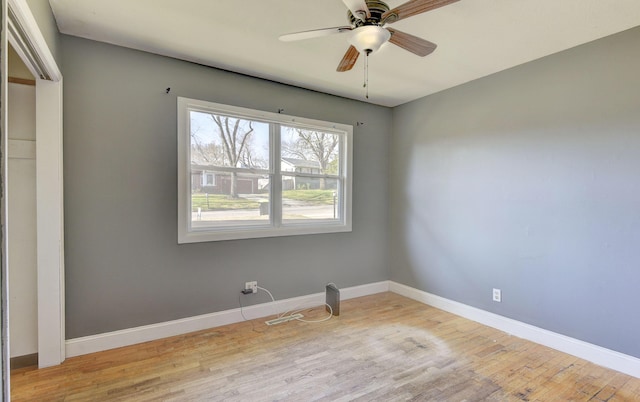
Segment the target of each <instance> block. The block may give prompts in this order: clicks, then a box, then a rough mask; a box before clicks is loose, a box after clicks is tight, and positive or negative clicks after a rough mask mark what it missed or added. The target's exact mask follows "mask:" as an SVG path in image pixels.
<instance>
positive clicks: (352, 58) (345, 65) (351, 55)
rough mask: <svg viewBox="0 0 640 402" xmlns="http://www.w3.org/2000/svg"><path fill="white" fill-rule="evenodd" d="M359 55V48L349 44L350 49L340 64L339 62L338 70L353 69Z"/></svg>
mask: <svg viewBox="0 0 640 402" xmlns="http://www.w3.org/2000/svg"><path fill="white" fill-rule="evenodd" d="M358 56H360V52H359V51H358V49H356V48H355V47H353V46H349V49H347V52H346V53H345V54H344V57H343V58H342V60H340V64H338V68H336V71H338V72H341V73H342V72H344V71H349V70H351V69H352V68H353V65H354V64H356V61H357V60H358Z"/></svg>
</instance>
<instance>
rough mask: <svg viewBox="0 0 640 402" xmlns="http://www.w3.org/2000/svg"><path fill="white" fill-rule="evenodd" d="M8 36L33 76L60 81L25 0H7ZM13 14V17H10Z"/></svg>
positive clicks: (51, 56) (56, 67) (54, 62)
mask: <svg viewBox="0 0 640 402" xmlns="http://www.w3.org/2000/svg"><path fill="white" fill-rule="evenodd" d="M7 4H8V8H9V11H10V13H9V18H7V19H8V22H7V23H8V25H9V29H8V34H9V35H8V36H9V38H8V39H9V42H11V45H12V46H13V48H14V50H15V51H16V53H17V54H18V56H20V58H21V59H22V60H23V61H26V62H25V65H26V66H27V68H28V69H29V71H31V73H32V74H33V76H34V77H36V78H44V77H42V76H46V77H47V78H48V79H50V80H51V81H60V80H61V79H62V74H61V73H60V69H59V68H58V64H57V63H56V61H55V59H54V57H53V55H52V54H51V50H50V49H49V46H47V42H46V40H45V39H44V36H42V32H40V28H38V23H37V22H36V20H35V18H34V17H33V14H32V13H31V9H30V8H29V5H28V4H27V2H26V0H8V2H7ZM11 15H13V16H15V19H13V18H11Z"/></svg>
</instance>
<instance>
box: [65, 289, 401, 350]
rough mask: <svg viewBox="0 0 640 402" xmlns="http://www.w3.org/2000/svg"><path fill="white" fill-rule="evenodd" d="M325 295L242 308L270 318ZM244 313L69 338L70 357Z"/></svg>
mask: <svg viewBox="0 0 640 402" xmlns="http://www.w3.org/2000/svg"><path fill="white" fill-rule="evenodd" d="M388 290H389V282H388V281H383V282H377V283H371V284H367V285H360V286H353V287H349V288H344V289H340V298H341V299H342V300H347V299H352V298H355V297H361V296H366V295H372V294H375V293H381V292H387V291H388ZM324 296H325V294H324V293H315V294H311V295H306V296H301V297H294V298H291V299H285V300H276V301H275V302H270V303H262V304H256V305H253V306H248V307H244V308H243V309H242V314H244V316H245V317H246V318H247V319H254V318H261V317H268V316H271V315H276V314H280V313H283V312H285V311H290V310H295V309H298V308H305V307H313V306H318V305H322V304H324ZM242 314H241V312H240V309H239V308H236V309H232V310H226V311H220V312H216V313H211V314H204V315H199V316H195V317H189V318H183V319H180V320H173V321H167V322H161V323H158V324H151V325H145V326H142V327H135V328H128V329H123V330H120V331H113V332H107V333H104V334H97V335H91V336H85V337H82V338H75V339H69V340H67V341H66V356H67V357H74V356H80V355H85V354H88V353H94V352H100V351H103V350H108V349H114V348H119V347H122V346H129V345H134V344H137V343H142V342H148V341H153V340H156V339H162V338H167V337H170V336H176V335H183V334H187V333H189V332H195V331H200V330H203V329H209V328H214V327H219V326H221V325H227V324H233V323H236V322H241V321H243V320H244V319H243V317H242Z"/></svg>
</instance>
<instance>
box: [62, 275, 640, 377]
mask: <svg viewBox="0 0 640 402" xmlns="http://www.w3.org/2000/svg"><path fill="white" fill-rule="evenodd" d="M387 291H391V292H394V293H397V294H399V295H402V296H405V297H408V298H410V299H413V300H416V301H419V302H421V303H424V304H427V305H430V306H433V307H436V308H439V309H441V310H444V311H448V312H450V313H452V314H456V315H459V316H461V317H464V318H467V319H469V320H473V321H476V322H479V323H481V324H484V325H487V326H489V327H492V328H496V329H499V330H501V331H504V332H506V333H509V334H512V335H515V336H518V337H520V338H523V339H527V340H529V341H532V342H536V343H539V344H541V345H545V346H548V347H550V348H553V349H556V350H559V351H561V352H565V353H568V354H571V355H573V356H576V357H579V358H581V359H585V360H588V361H590V362H593V363H595V364H599V365H601V366H604V367H608V368H611V369H613V370H617V371H620V372H622V373H625V374H629V375H631V376H634V377H637V378H640V359H638V358H636V357H633V356H629V355H625V354H623V353H620V352H616V351H614V350H610V349H606V348H603V347H601V346H597V345H593V344H591V343H587V342H584V341H581V340H578V339H575V338H570V337H568V336H565V335H561V334H557V333H555V332H551V331H548V330H545V329H542V328H538V327H535V326H533V325H529V324H525V323H523V322H520V321H516V320H513V319H511V318H506V317H503V316H500V315H498V314H494V313H490V312H488V311H484V310H480V309H478V308H475V307H471V306H468V305H466V304H462V303H458V302H456V301H453V300H449V299H445V298H443V297H440V296H436V295H434V294H431V293H427V292H424V291H422V290H418V289H415V288H412V287H409V286H406V285H402V284H400V283H397V282H393V281H382V282H376V283H371V284H366V285H360V286H354V287H350V288H344V289H340V298H341V299H342V300H347V299H352V298H356V297H361V296H367V295H372V294H375V293H381V292H387ZM323 303H324V293H315V294H311V295H306V296H301V297H294V298H291V299H285V300H277V301H275V302H271V303H263V304H257V305H253V306H248V307H244V308H243V309H242V312H243V313H244V315H245V317H247V319H254V318H261V317H268V316H272V315H276V314H279V313H282V312H285V311H290V310H294V309H297V308H305V307H311V306H317V305H322V304H323ZM241 321H243V317H242V314H241V313H240V309H239V308H236V309H232V310H226V311H220V312H216V313H211V314H204V315H200V316H196V317H189V318H184V319H180V320H174V321H167V322H162V323H158V324H152V325H145V326H142V327H136V328H129V329H124V330H121V331H114V332H108V333H104V334H98V335H91V336H85V337H82V338H75V339H69V340H67V342H66V356H67V357H73V356H80V355H84V354H88V353H94V352H99V351H103V350H108V349H114V348H118V347H122V346H129V345H134V344H137V343H142V342H147V341H152V340H156V339H162V338H167V337H170V336H176V335H182V334H186V333H189V332H194V331H200V330H203V329H208V328H214V327H218V326H222V325H227V324H233V323H236V322H241Z"/></svg>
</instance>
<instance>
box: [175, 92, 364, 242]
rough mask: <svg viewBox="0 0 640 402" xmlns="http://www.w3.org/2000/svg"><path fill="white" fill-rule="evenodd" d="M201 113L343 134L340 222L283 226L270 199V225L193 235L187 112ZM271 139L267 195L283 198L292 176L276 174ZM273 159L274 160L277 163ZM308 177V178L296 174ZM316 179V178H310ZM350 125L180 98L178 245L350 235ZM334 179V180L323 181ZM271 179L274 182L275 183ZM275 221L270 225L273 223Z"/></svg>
mask: <svg viewBox="0 0 640 402" xmlns="http://www.w3.org/2000/svg"><path fill="white" fill-rule="evenodd" d="M192 110H199V111H203V112H207V113H218V114H227V115H232V116H237V117H242V118H247V119H251V120H260V121H264V122H268V123H276V124H285V125H292V124H295V125H296V126H297V127H300V126H302V127H309V128H316V129H322V130H324V131H327V132H334V133H337V134H341V135H344V142H343V147H344V149H343V150H342V155H341V163H342V165H341V166H340V175H339V176H341V180H339V182H341V183H342V188H341V191H342V192H343V194H344V196H343V197H342V203H341V205H340V207H339V211H340V215H339V216H341V217H342V219H341V221H338V222H336V221H334V220H331V221H307V222H305V223H295V224H293V223H287V224H282V223H281V222H282V217H281V214H280V212H281V199H280V198H281V197H276V196H273V195H271V196H270V198H271V200H272V202H271V203H270V215H269V216H270V217H271V221H270V222H266V223H264V224H259V225H251V226H247V227H243V226H237V227H233V228H228V229H227V228H225V229H210V228H207V229H204V230H191V189H190V186H191V182H190V176H191V157H190V154H189V153H190V127H189V124H190V118H189V112H190V111H192ZM275 138H276V136H275V135H271V145H270V147H271V158H270V159H271V164H272V167H271V170H272V172H271V175H272V182H271V192H272V193H273V194H281V190H282V188H281V187H282V183H281V177H282V175H281V173H282V174H284V175H289V173H293V172H280V163H279V158H280V155H281V152H280V142H279V141H276V140H275ZM276 158H277V160H276ZM297 175H301V176H308V175H309V174H296V176H297ZM314 176H315V175H314ZM352 176H353V126H351V125H347V124H339V123H332V122H326V121H321V120H314V119H307V118H301V117H296V116H289V115H284V114H280V113H271V112H265V111H258V110H252V109H247V108H241V107H236V106H229V105H223V104H218V103H212V102H206V101H201V100H196V99H188V98H183V97H178V243H179V244H183V243H197V242H208V241H221V240H235V239H252V238H263V237H277V236H292V235H307V234H321V233H338V232H351V230H352V223H351V213H352V201H351V200H352V185H353V178H352ZM326 177H332V178H336V176H326ZM273 178H275V179H273ZM272 222H274V223H272Z"/></svg>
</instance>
